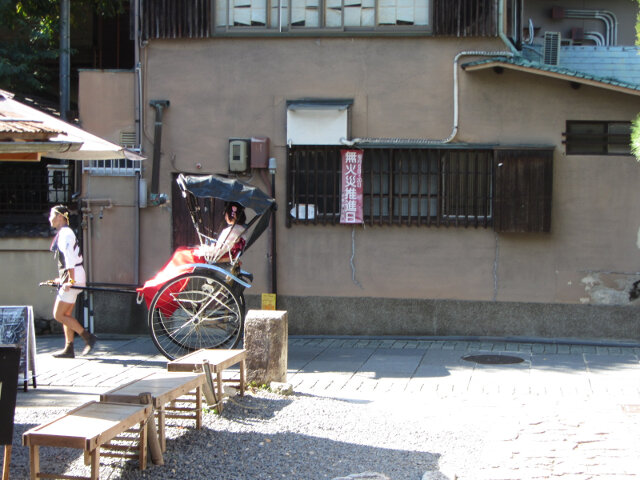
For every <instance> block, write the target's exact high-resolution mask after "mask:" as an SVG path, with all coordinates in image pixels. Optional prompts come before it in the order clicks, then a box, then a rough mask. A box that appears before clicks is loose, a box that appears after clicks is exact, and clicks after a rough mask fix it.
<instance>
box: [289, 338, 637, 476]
mask: <svg viewBox="0 0 640 480" xmlns="http://www.w3.org/2000/svg"><path fill="white" fill-rule="evenodd" d="M289 353H290V359H291V360H292V361H290V364H289V367H290V368H291V367H293V369H294V370H295V373H293V374H290V376H289V377H290V378H289V380H290V381H291V382H292V383H293V385H294V389H295V390H296V391H297V392H305V393H309V394H320V395H327V396H337V397H344V398H354V399H358V398H360V399H362V398H368V399H371V400H377V402H379V403H380V405H381V408H382V410H384V412H388V414H389V415H395V416H397V415H404V416H406V419H407V422H412V423H413V422H422V423H423V424H424V427H425V428H428V429H433V430H438V431H447V432H450V435H451V442H452V444H453V445H449V446H443V445H433V446H426V447H427V448H429V449H430V451H435V452H438V451H445V450H446V451H447V452H448V453H446V454H443V455H442V457H441V459H440V471H441V472H442V474H444V475H445V476H446V478H449V479H454V478H469V479H491V480H500V479H530V478H532V479H533V478H535V479H538V478H540V479H542V478H563V479H565V478H566V479H622V478H640V362H639V357H640V348H638V347H624V346H604V345H595V344H594V345H568V344H549V343H516V342H512V343H509V342H482V341H446V340H445V341H430V340H404V339H403V340H379V339H331V338H295V339H292V340H291V341H290V344H289ZM469 355H489V356H492V357H494V358H493V359H494V360H500V359H503V360H507V359H508V358H507V357H515V358H514V359H513V360H514V361H515V360H516V359H522V361H521V362H520V363H513V364H502V365H495V364H493V365H486V364H480V363H475V362H470V361H467V360H464V359H463V357H465V356H469ZM491 359H492V358H489V360H491ZM470 440H471V441H470ZM456 444H457V445H460V446H462V445H464V446H465V448H464V451H463V452H456V448H455V445H456ZM451 447H453V448H451ZM439 448H440V449H441V450H438V449H439ZM471 465H472V466H471ZM442 474H438V475H442ZM425 478H426V475H425ZM429 478H442V477H438V476H434V477H429Z"/></svg>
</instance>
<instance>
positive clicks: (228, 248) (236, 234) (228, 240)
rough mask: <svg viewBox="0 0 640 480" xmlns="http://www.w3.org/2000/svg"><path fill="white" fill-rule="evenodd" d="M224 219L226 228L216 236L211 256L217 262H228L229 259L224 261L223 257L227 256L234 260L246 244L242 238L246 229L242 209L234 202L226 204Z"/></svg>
mask: <svg viewBox="0 0 640 480" xmlns="http://www.w3.org/2000/svg"><path fill="white" fill-rule="evenodd" d="M224 219H225V220H226V222H227V227H226V228H225V229H224V230H222V231H221V232H220V235H218V240H217V242H216V245H215V249H214V255H213V257H214V258H215V259H217V260H218V261H228V260H229V258H228V257H227V259H226V260H225V259H224V257H225V256H228V255H229V254H230V255H231V257H232V258H236V257H237V256H238V254H239V253H240V252H241V251H242V249H243V248H244V246H245V244H246V243H247V242H246V240H245V239H244V238H243V236H242V235H243V234H244V232H245V231H246V229H247V227H246V225H245V222H246V220H247V216H246V215H245V213H244V207H243V206H242V205H240V204H239V203H235V202H234V203H229V204H227V206H226V208H225V210H224Z"/></svg>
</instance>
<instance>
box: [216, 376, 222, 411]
mask: <svg viewBox="0 0 640 480" xmlns="http://www.w3.org/2000/svg"><path fill="white" fill-rule="evenodd" d="M216 383H217V384H218V412H219V413H222V408H223V407H222V395H223V393H224V390H223V389H222V372H216Z"/></svg>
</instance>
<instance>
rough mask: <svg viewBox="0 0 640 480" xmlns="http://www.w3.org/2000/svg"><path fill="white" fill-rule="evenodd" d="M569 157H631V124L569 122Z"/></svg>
mask: <svg viewBox="0 0 640 480" xmlns="http://www.w3.org/2000/svg"><path fill="white" fill-rule="evenodd" d="M566 127H567V131H566V132H564V133H563V135H564V137H565V140H564V143H565V146H566V150H567V155H631V122H628V121H582V120H580V121H578V120H568V121H567V125H566Z"/></svg>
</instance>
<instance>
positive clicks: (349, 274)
mask: <svg viewBox="0 0 640 480" xmlns="http://www.w3.org/2000/svg"><path fill="white" fill-rule="evenodd" d="M479 50H480V51H491V52H494V51H504V50H505V46H504V44H502V43H501V42H500V41H498V40H494V39H488V40H487V39H485V40H478V39H475V40H474V39H464V40H462V39H444V38H296V39H277V38H259V39H251V38H234V39H209V40H171V41H158V40H151V41H150V42H149V43H148V45H147V46H146V47H145V48H144V49H143V51H142V56H141V62H142V65H143V68H144V75H143V78H144V79H145V86H144V96H145V97H144V100H143V102H142V104H143V108H144V118H145V122H144V132H143V142H144V150H145V152H147V155H148V156H149V160H147V161H146V162H145V164H144V177H145V178H146V179H147V180H150V178H151V167H152V162H151V161H150V160H151V152H152V151H153V143H152V142H153V138H154V117H155V114H154V110H153V108H152V107H150V106H149V100H151V99H154V100H156V99H165V100H169V101H170V102H171V105H170V107H169V108H168V109H166V110H165V111H164V115H163V131H162V135H163V136H162V148H161V157H160V168H161V170H160V192H162V193H169V192H170V191H171V188H170V183H169V182H170V180H171V175H172V173H173V172H189V173H222V172H226V171H227V153H228V139H229V138H231V137H251V136H267V137H269V138H270V141H271V151H270V155H271V156H273V157H275V158H276V159H277V162H278V171H277V175H276V192H277V193H276V197H277V201H278V203H279V205H280V209H279V211H278V214H277V229H278V243H277V251H278V265H277V268H278V294H279V295H280V298H281V300H282V302H283V303H282V305H285V306H288V307H291V308H294V309H297V310H298V313H300V314H301V315H304V316H305V317H306V318H301V317H300V316H296V315H292V316H291V318H296V319H298V320H296V324H295V325H296V327H295V328H300V329H301V330H299V331H298V330H296V331H297V332H298V333H312V332H319V333H320V330H321V328H320V327H319V326H321V325H322V322H323V317H322V315H325V314H326V311H327V310H326V306H327V305H329V306H330V305H331V300H326V299H336V298H337V300H336V302H337V303H335V305H344V308H345V312H346V311H350V312H352V313H351V314H349V315H350V316H349V315H348V316H347V318H348V319H349V322H351V323H350V324H347V323H343V325H348V326H349V328H347V330H348V331H357V332H364V331H365V330H366V328H365V324H366V322H367V321H368V319H371V318H374V317H373V316H369V317H368V315H374V313H375V314H378V313H380V312H385V311H387V310H385V309H389V308H391V309H392V310H394V311H396V312H399V313H400V315H405V314H406V315H409V317H411V316H412V315H413V317H411V318H414V323H413V324H412V325H410V326H409V327H410V328H408V329H404V330H403V328H404V327H403V326H402V325H403V324H398V323H396V324H394V323H389V322H388V321H387V323H385V320H381V319H380V318H381V317H380V315H378V316H377V317H375V318H376V321H375V322H374V324H375V325H377V326H378V327H379V330H378V333H386V334H394V333H395V334H403V333H404V334H411V333H413V334H416V333H415V332H418V331H420V332H425V333H424V334H461V333H463V332H464V330H460V328H463V327H464V328H466V331H467V332H468V333H469V334H480V333H478V332H485V333H486V332H488V331H489V330H488V329H487V328H484V327H483V326H488V325H491V324H492V322H493V323H494V327H495V328H494V329H493V330H491V331H493V332H495V333H493V334H496V335H498V334H504V335H513V334H515V333H514V332H515V331H514V330H513V328H516V327H517V328H520V329H521V332H522V334H523V335H527V334H529V333H528V332H532V333H531V334H532V335H533V334H540V335H552V336H553V335H556V336H559V335H560V336H567V337H570V336H578V335H572V334H571V329H573V331H574V333H575V332H578V331H579V330H580V329H581V328H583V327H584V326H581V325H580V322H579V321H578V319H579V318H580V317H581V316H583V317H585V318H587V317H588V318H589V319H591V320H590V321H591V324H592V325H593V326H594V327H593V328H592V329H591V328H590V329H589V330H588V335H594V336H598V335H601V336H606V337H607V338H635V339H637V337H638V335H637V331H636V330H634V329H633V318H634V317H635V311H634V310H631V309H626V310H620V311H619V310H617V309H619V308H623V307H624V306H626V305H627V304H628V292H629V290H630V288H631V285H632V283H633V282H634V281H636V280H638V279H640V273H639V272H640V265H639V262H640V260H639V258H638V257H639V256H638V249H639V248H640V243H639V240H638V238H639V232H640V206H638V202H637V201H636V185H637V184H638V181H639V180H640V165H638V164H637V162H636V161H635V159H633V158H632V157H628V156H627V157H625V156H567V155H565V153H564V145H563V143H562V142H563V135H562V134H563V132H564V131H565V129H566V125H565V122H566V121H567V120H616V121H619V120H631V119H632V118H634V117H635V115H636V114H637V112H638V111H639V110H640V99H638V97H635V96H631V95H625V94H621V93H616V92H613V91H608V90H605V89H601V88H594V87H587V86H582V87H580V88H575V85H572V84H571V83H569V82H566V81H561V80H555V79H550V78H544V77H540V76H535V75H531V74H526V73H520V72H514V71H508V70H505V71H504V72H502V73H496V72H494V71H492V70H487V71H478V72H472V73H471V72H464V71H462V70H458V77H459V93H460V96H459V100H460V110H459V113H460V116H459V131H458V135H457V137H456V139H455V141H456V142H469V143H496V144H500V145H522V144H526V145H545V146H549V145H551V146H555V152H554V172H553V174H554V183H553V208H552V224H551V233H548V234H496V233H494V232H493V230H491V229H486V230H485V229H474V228H452V227H449V228H426V227H404V226H403V227H366V228H365V227H355V228H354V227H348V226H333V227H321V226H301V225H298V226H296V225H294V226H293V227H292V228H290V229H289V228H286V227H285V213H286V212H285V210H286V209H285V208H284V207H285V205H286V202H285V190H286V177H285V167H286V142H287V134H286V101H287V100H294V99H300V98H306V97H314V98H350V99H353V101H354V102H353V106H352V116H351V118H352V129H351V132H352V136H353V137H401V138H428V139H441V138H445V137H447V136H448V135H449V133H450V132H451V131H452V126H453V88H454V87H453V59H454V57H455V55H456V54H458V53H459V52H461V51H479ZM476 58H477V57H476ZM473 59H474V57H473V56H469V57H464V58H463V60H462V61H461V63H464V61H471V60H473ZM101 82H102V80H101ZM100 85H101V83H100V82H98V83H96V84H95V85H94V88H97V90H95V91H96V92H99V91H100V88H101V87H100ZM94 100H100V99H99V98H96V99H94ZM99 103H100V102H98V104H99ZM95 111H96V112H98V111H103V112H105V115H109V114H108V110H100V108H99V107H98V108H97V110H95ZM113 114H115V113H113ZM105 122H106V123H107V124H110V120H109V119H108V118H106V119H105ZM243 179H244V180H247V181H250V182H252V183H254V184H256V185H258V186H261V187H263V188H266V186H265V185H264V184H263V182H262V181H261V179H260V175H259V174H258V173H257V172H253V174H252V175H251V176H250V177H244V178H243ZM86 186H87V188H88V189H89V191H91V194H92V195H93V194H95V195H107V194H110V195H111V194H112V192H111V191H110V190H109V189H110V187H109V185H108V183H102V180H98V179H90V182H89V183H86ZM128 191H129V192H130V191H131V190H128ZM128 195H129V194H125V193H124V192H123V193H122V195H120V200H119V201H120V202H121V206H120V207H121V208H120V210H125V209H126V208H129V207H128V206H130V203H128V202H131V197H130V195H129V196H128ZM116 211H117V209H114V210H113V211H107V212H105V215H104V218H103V219H102V220H95V221H94V226H93V229H94V230H93V237H92V238H93V242H94V244H95V247H94V248H95V249H96V250H101V253H103V252H104V256H103V257H101V258H100V260H96V262H97V263H96V267H95V271H96V273H97V272H98V271H99V272H100V279H97V280H102V279H118V281H125V280H126V278H129V277H126V272H128V271H129V272H130V271H131V269H132V267H131V265H126V261H124V263H125V264H122V263H121V259H114V260H113V261H112V260H111V257H109V256H108V255H109V254H111V255H113V254H114V252H116V251H119V252H122V253H123V258H129V253H128V252H130V246H131V244H130V243H129V240H128V239H127V235H130V233H131V231H130V229H131V228H135V225H133V226H132V225H131V215H130V212H129V217H128V219H126V220H125V218H123V217H120V216H118V215H120V214H117V213H116ZM140 214H141V217H140V245H141V248H140V280H141V281H143V280H144V279H145V278H148V277H150V276H152V275H153V274H155V272H156V271H157V270H158V268H160V267H161V266H162V265H163V264H164V263H165V262H166V261H167V259H168V258H169V256H170V254H171V228H172V225H171V201H170V202H169V203H168V204H166V205H163V206H160V207H148V208H146V209H143V210H142V211H141V212H140ZM123 232H124V233H123ZM266 250H267V242H266V238H262V239H261V240H260V241H259V242H258V243H257V244H256V245H254V246H253V247H252V248H251V249H250V250H249V251H248V252H247V253H246V254H245V255H244V257H243V265H244V268H245V269H247V270H250V271H252V272H253V273H254V274H255V282H254V287H253V288H252V289H251V290H250V291H249V292H247V293H249V294H252V295H258V294H260V293H261V292H266V291H267V289H268V285H269V282H268V269H267V258H266V253H267V251H266ZM352 259H353V261H352ZM129 261H130V262H131V260H129ZM352 264H353V268H352ZM125 277H126V278H125ZM103 281H104V280H103ZM112 281H115V280H112ZM305 299H309V300H308V301H307V300H305ZM327 302H329V303H327ZM412 302H413V303H412ZM420 302H423V303H424V302H427V303H428V302H435V303H434V305H437V308H439V309H440V310H439V311H440V312H441V315H440V318H441V319H445V320H446V319H447V318H449V317H451V318H453V316H455V315H458V316H460V318H463V319H466V320H465V321H463V322H461V323H456V322H454V321H449V320H446V321H445V320H443V321H444V322H445V323H441V324H440V327H437V326H434V325H433V324H431V323H430V322H431V317H430V315H429V314H427V313H425V312H428V311H429V309H428V308H427V309H426V310H425V308H423V307H424V305H423V303H420ZM282 305H279V308H280V307H282ZM349 305H350V306H349ZM358 305H368V306H369V309H368V310H367V309H360V308H358ZM544 305H552V307H550V309H548V308H547V309H545V307H544ZM106 306H108V302H106V301H105V308H106ZM590 306H598V307H603V308H598V309H591V310H585V309H586V308H589V307H590ZM565 307H566V309H565ZM127 308H129V307H127ZM607 309H613V310H607ZM474 310H478V311H479V312H481V313H482V315H481V319H480V320H479V323H478V322H474V319H473V315H471V314H469V312H472V311H474ZM323 312H324V313H323ZM420 312H422V313H420ZM442 312H451V313H442ZM456 312H457V313H456ZM497 312H500V313H499V314H498V313H497ZM423 313H424V315H423ZM416 315H421V316H420V320H415V319H416V318H417V317H416ZM511 315H516V316H517V317H518V318H519V320H518V321H514V322H511V321H510V318H511V317H510V316H511ZM610 315H614V316H615V317H616V318H622V317H624V321H622V320H620V322H618V324H617V325H618V327H617V329H618V335H615V334H613V333H612V332H611V331H610V330H607V329H606V328H605V329H602V328H600V329H599V328H598V327H599V326H602V325H604V323H603V321H604V320H603V319H605V318H607V316H610ZM534 318H537V319H538V322H539V324H537V325H533V326H532V325H530V324H528V323H527V322H533V319H534ZM492 319H493V320H492ZM554 322H557V323H558V324H559V325H560V326H562V328H560V327H557V328H551V327H550V326H549V325H553V324H554ZM625 322H626V323H625ZM339 323H340V321H339V320H338V321H336V325H338V324H339ZM390 326H393V327H395V328H397V330H396V331H395V332H394V331H392V330H389V327H390ZM405 326H406V325H405ZM425 326H430V327H429V328H431V327H433V328H432V329H431V330H430V329H429V328H425ZM501 326H502V327H501ZM449 327H451V328H449ZM503 327H504V328H503ZM305 328H306V329H307V330H308V331H304V329H305ZM332 328H333V327H332ZM354 329H355V330H354ZM294 330H295V329H294ZM330 330H331V329H330ZM429 332H431V333H429ZM434 332H435V333H434ZM322 333H348V332H347V331H338V330H336V329H335V328H334V329H332V330H331V331H330V332H322ZM366 333H370V334H372V333H375V332H369V331H368V330H366ZM614 333H615V332H614ZM417 334H420V333H417Z"/></svg>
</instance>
